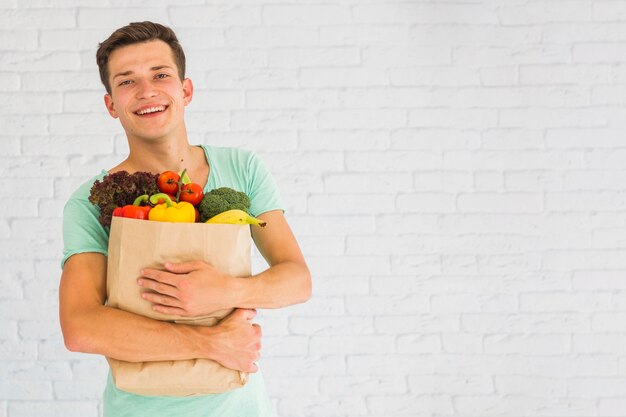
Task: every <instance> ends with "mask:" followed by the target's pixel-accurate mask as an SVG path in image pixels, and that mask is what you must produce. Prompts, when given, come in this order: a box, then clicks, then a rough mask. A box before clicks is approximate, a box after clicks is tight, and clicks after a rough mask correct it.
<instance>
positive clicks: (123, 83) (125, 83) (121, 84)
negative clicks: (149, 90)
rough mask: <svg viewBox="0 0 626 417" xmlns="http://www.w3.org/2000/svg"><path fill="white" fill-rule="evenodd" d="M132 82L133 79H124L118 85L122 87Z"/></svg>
mask: <svg viewBox="0 0 626 417" xmlns="http://www.w3.org/2000/svg"><path fill="white" fill-rule="evenodd" d="M130 83H132V80H124V81H122V82H120V83H119V84H118V85H119V86H120V87H121V86H123V85H129V84H130Z"/></svg>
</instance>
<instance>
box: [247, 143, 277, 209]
mask: <svg viewBox="0 0 626 417" xmlns="http://www.w3.org/2000/svg"><path fill="white" fill-rule="evenodd" d="M248 178H249V190H248V196H249V197H250V214H251V215H253V216H258V215H260V214H263V213H265V212H267V211H271V210H282V211H283V212H284V211H285V209H284V207H283V202H282V199H281V197H280V190H279V189H278V185H277V184H276V181H274V178H273V177H272V174H271V173H270V171H269V170H268V169H267V167H266V166H265V164H264V163H263V161H262V160H261V158H260V157H259V156H258V155H257V154H256V153H254V152H252V153H251V154H250V159H249V162H248Z"/></svg>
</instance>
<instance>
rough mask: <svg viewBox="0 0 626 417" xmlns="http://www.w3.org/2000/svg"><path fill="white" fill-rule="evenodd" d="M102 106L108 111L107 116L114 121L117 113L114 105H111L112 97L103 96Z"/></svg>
mask: <svg viewBox="0 0 626 417" xmlns="http://www.w3.org/2000/svg"><path fill="white" fill-rule="evenodd" d="M104 105H105V106H106V107H107V110H108V111H109V114H110V115H111V117H113V118H114V119H117V118H118V114H117V111H116V110H115V103H113V97H112V96H111V94H108V93H107V94H105V95H104Z"/></svg>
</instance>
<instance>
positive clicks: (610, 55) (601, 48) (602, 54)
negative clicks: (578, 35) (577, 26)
mask: <svg viewBox="0 0 626 417" xmlns="http://www.w3.org/2000/svg"><path fill="white" fill-rule="evenodd" d="M624 52H626V43H581V44H575V45H573V46H572V59H573V61H574V63H575V64H577V63H594V64H595V63H606V64H610V63H618V62H624V61H625V60H626V59H625V58H624Z"/></svg>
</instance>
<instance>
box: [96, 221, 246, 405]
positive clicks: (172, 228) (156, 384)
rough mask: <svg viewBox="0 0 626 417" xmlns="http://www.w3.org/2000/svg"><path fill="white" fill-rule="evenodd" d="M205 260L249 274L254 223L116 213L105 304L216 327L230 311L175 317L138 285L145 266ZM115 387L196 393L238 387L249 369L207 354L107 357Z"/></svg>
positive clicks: (230, 271) (238, 274)
mask: <svg viewBox="0 0 626 417" xmlns="http://www.w3.org/2000/svg"><path fill="white" fill-rule="evenodd" d="M195 260H204V261H206V262H207V263H210V264H211V265H213V266H214V267H215V268H217V269H218V270H220V271H222V272H225V273H227V274H230V275H232V276H235V277H245V276H250V226H249V225H232V224H206V223H165V222H156V221H146V220H136V219H128V218H122V217H113V220H112V223H111V232H110V235H109V254H108V264H107V297H108V301H107V304H108V305H109V306H111V307H116V308H119V309H121V310H125V311H130V312H132V313H136V314H141V315H143V316H147V317H150V318H153V319H157V320H165V321H171V322H175V323H185V324H192V325H201V326H214V325H215V324H217V322H218V321H219V320H221V319H222V318H224V317H226V316H227V315H228V314H230V313H231V311H232V309H229V310H220V311H216V312H214V313H212V314H209V315H207V316H202V317H194V318H189V317H181V316H171V315H166V314H162V313H158V312H155V311H154V310H152V304H151V303H150V302H149V301H147V300H144V299H142V298H141V291H142V290H143V289H142V288H141V287H139V285H137V279H138V278H139V277H140V272H139V271H140V270H141V269H142V268H147V267H151V268H159V269H163V264H164V263H165V262H166V261H169V262H186V261H195ZM107 361H108V362H109V366H110V367H111V373H112V375H113V380H114V381H115V385H116V386H117V388H119V389H121V390H123V391H128V392H132V393H135V394H140V395H158V396H177V397H183V396H194V395H204V394H216V393H222V392H226V391H230V390H233V389H236V388H240V387H242V386H243V385H245V383H246V382H247V380H248V374H247V373H245V372H239V371H235V370H232V369H228V368H225V367H223V366H222V365H220V364H219V363H217V362H215V361H212V360H209V359H194V360H186V361H160V362H141V363H132V362H124V361H119V360H116V359H112V358H107Z"/></svg>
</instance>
